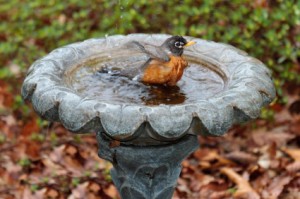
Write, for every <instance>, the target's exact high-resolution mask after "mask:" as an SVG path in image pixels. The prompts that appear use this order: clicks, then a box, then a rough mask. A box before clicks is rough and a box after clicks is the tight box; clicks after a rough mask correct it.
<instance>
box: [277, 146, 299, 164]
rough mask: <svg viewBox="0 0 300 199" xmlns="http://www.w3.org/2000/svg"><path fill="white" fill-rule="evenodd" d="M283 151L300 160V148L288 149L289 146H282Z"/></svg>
mask: <svg viewBox="0 0 300 199" xmlns="http://www.w3.org/2000/svg"><path fill="white" fill-rule="evenodd" d="M281 150H282V151H283V152H285V153H286V154H288V155H289V156H290V157H291V158H293V159H294V160H295V161H300V149H288V148H282V149H281Z"/></svg>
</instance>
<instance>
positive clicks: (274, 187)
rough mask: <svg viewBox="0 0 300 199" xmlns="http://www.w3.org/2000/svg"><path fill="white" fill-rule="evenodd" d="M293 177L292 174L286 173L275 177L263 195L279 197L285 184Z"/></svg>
mask: <svg viewBox="0 0 300 199" xmlns="http://www.w3.org/2000/svg"><path fill="white" fill-rule="evenodd" d="M292 179H293V178H292V177H291V176H289V175H286V174H282V175H280V176H277V177H275V178H274V179H273V180H272V181H271V184H270V185H269V186H268V187H267V189H266V190H265V191H263V196H264V197H265V198H268V199H277V198H278V196H279V195H280V194H281V193H282V191H283V188H284V186H285V185H286V184H288V183H289V182H290V181H291V180H292Z"/></svg>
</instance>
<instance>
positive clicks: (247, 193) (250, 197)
mask: <svg viewBox="0 0 300 199" xmlns="http://www.w3.org/2000/svg"><path fill="white" fill-rule="evenodd" d="M221 173H223V174H225V175H226V176H227V177H228V178H229V179H230V180H232V181H233V182H234V183H235V184H236V185H237V187H238V190H237V191H236V192H235V193H234V194H233V196H234V198H244V199H259V198H260V197H259V195H258V194H257V193H256V191H255V190H254V189H253V188H252V187H251V185H250V184H249V182H248V181H246V180H245V179H244V178H243V177H242V176H240V175H239V174H238V173H236V172H235V171H234V170H232V169H231V168H226V167H224V168H222V169H221Z"/></svg>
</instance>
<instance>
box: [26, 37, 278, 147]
mask: <svg viewBox="0 0 300 199" xmlns="http://www.w3.org/2000/svg"><path fill="white" fill-rule="evenodd" d="M168 37H170V35H162V34H152V35H147V34H131V35H127V36H123V35H116V36H109V37H105V38H100V39H89V40H86V41H84V42H79V43H74V44H70V45H67V46H65V47H62V48H59V49H56V50H54V51H52V52H51V53H50V54H49V55H47V56H45V57H43V58H42V59H40V60H38V61H36V62H35V63H34V64H33V65H32V66H31V67H30V69H29V72H28V75H27V78H26V79H25V81H24V85H23V88H22V95H23V97H24V98H25V99H27V100H30V101H32V103H33V107H34V109H35V110H36V112H37V113H38V114H39V115H40V116H42V117H43V118H45V119H46V120H50V121H57V122H61V123H62V124H63V125H64V126H65V127H66V128H67V129H69V130H70V131H72V132H89V131H96V132H105V133H106V134H107V135H108V136H109V137H112V138H113V139H117V140H120V141H125V142H126V143H129V144H132V143H134V144H137V145H148V144H150V145H152V144H161V143H164V142H166V143H167V142H169V141H173V140H176V139H179V138H181V137H183V136H184V135H186V134H195V135H199V134H204V135H211V136H220V135H222V134H224V133H225V132H226V131H227V130H228V129H229V128H230V127H231V126H232V125H233V124H236V123H241V122H245V121H247V120H250V119H254V118H256V117H258V116H259V114H260V109H261V108H262V107H263V106H265V105H267V104H268V103H270V102H271V101H272V99H273V98H274V96H275V90H274V86H273V83H272V80H271V78H270V76H271V74H270V71H269V70H268V69H267V68H266V67H265V66H264V64H263V63H262V62H260V61H259V60H257V59H255V58H252V57H250V56H248V55H247V53H245V52H244V51H241V50H238V49H236V48H234V47H233V46H230V45H226V44H222V43H216V42H212V41H205V40H201V39H198V38H192V37H186V38H187V40H194V41H196V42H197V43H196V44H195V45H194V46H191V47H189V48H187V49H186V50H185V51H184V55H183V56H184V57H185V58H186V59H187V60H188V62H189V67H188V68H187V69H186V71H185V73H184V76H183V78H182V80H181V81H179V82H178V84H177V87H174V88H172V89H173V90H172V89H167V90H168V92H169V93H170V94H169V93H167V95H163V96H158V95H155V92H158V93H165V91H164V88H163V89H162V88H158V91H157V88H153V87H152V88H151V86H145V85H143V84H141V83H139V82H137V81H135V82H133V83H132V81H131V84H130V85H129V86H128V81H129V80H127V82H126V81H125V80H124V81H123V82H122V83H123V87H122V86H120V85H122V84H119V85H115V83H114V82H112V81H109V80H108V79H105V78H103V77H101V75H99V73H97V71H98V70H99V69H100V68H101V67H103V66H107V65H113V66H116V67H124V66H125V67H128V65H130V63H132V62H138V59H139V58H138V57H139V55H138V54H128V53H127V54H126V49H122V48H121V47H122V45H123V44H125V43H127V42H128V41H132V40H136V41H143V42H148V43H153V44H157V45H160V44H161V43H162V42H163V41H164V40H165V39H166V38H168ZM124 82H125V83H124ZM110 88H111V89H110ZM145 90H146V91H145ZM153 90H154V94H153V93H152V95H151V92H153ZM165 90H166V89H165ZM114 91H116V92H115V93H113V92H114ZM143 92H144V93H145V92H146V97H145V96H142V97H141V96H140V95H141V94H143ZM168 96H169V99H168ZM170 96H171V97H170ZM172 96H173V97H172ZM143 97H144V98H143ZM147 97H148V98H147ZM159 97H160V100H157V99H156V98H159Z"/></svg>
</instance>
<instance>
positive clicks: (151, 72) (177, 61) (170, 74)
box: [142, 56, 188, 86]
mask: <svg viewBox="0 0 300 199" xmlns="http://www.w3.org/2000/svg"><path fill="white" fill-rule="evenodd" d="M170 58H171V60H170V61H169V62H159V61H156V60H153V61H151V62H150V64H149V65H148V66H147V68H146V69H145V72H144V75H143V78H142V81H143V82H145V83H150V84H167V85H169V86H175V85H176V83H177V82H178V81H179V80H180V79H181V77H182V74H183V71H184V69H185V68H186V67H187V65H188V63H187V61H185V59H183V58H182V57H175V56H171V57H170Z"/></svg>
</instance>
